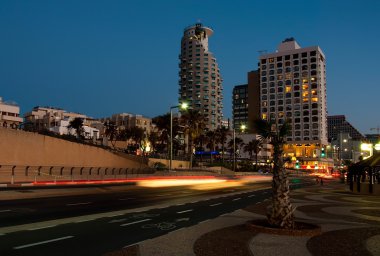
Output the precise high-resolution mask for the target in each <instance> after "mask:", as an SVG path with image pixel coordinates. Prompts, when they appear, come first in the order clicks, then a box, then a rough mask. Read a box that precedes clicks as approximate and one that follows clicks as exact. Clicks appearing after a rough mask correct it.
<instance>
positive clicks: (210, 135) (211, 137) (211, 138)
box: [206, 131, 218, 163]
mask: <svg viewBox="0 0 380 256" xmlns="http://www.w3.org/2000/svg"><path fill="white" fill-rule="evenodd" d="M206 138H207V144H206V147H207V148H208V149H210V161H211V163H212V160H213V157H212V152H213V151H215V145H216V143H217V140H218V133H217V132H216V131H207V133H206Z"/></svg>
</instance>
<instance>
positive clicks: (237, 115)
mask: <svg viewBox="0 0 380 256" xmlns="http://www.w3.org/2000/svg"><path fill="white" fill-rule="evenodd" d="M232 121H233V128H235V129H238V128H239V127H241V125H247V123H248V84H243V85H236V86H235V87H234V88H233V91H232Z"/></svg>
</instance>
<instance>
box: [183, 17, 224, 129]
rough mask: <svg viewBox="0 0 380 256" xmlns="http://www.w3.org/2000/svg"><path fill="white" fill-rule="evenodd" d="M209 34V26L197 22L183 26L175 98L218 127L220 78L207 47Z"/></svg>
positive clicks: (219, 120)
mask: <svg viewBox="0 0 380 256" xmlns="http://www.w3.org/2000/svg"><path fill="white" fill-rule="evenodd" d="M212 34H213V30H212V29H211V28H208V27H204V26H203V25H202V24H200V23H197V24H195V25H194V26H190V27H187V28H185V30H184V33H183V37H182V40H181V54H180V55H179V59H180V64H179V67H180V71H179V76H180V79H179V100H180V102H183V101H186V102H188V103H189V106H190V107H191V108H192V109H195V110H199V111H200V113H202V114H203V115H204V117H205V122H206V124H207V128H208V129H210V130H214V129H216V128H218V127H220V126H221V122H222V119H223V112H222V109H223V103H222V100H223V95H222V90H223V88H222V78H221V77H220V71H219V67H218V63H217V62H216V59H215V57H214V55H213V54H212V53H211V52H210V51H209V47H208V37H209V36H211V35H212Z"/></svg>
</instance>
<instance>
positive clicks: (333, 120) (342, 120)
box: [327, 115, 365, 141]
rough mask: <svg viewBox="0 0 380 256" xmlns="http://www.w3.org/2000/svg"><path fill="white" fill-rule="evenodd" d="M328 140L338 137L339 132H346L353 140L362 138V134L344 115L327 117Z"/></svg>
mask: <svg viewBox="0 0 380 256" xmlns="http://www.w3.org/2000/svg"><path fill="white" fill-rule="evenodd" d="M327 130H328V140H329V141H333V140H337V139H338V135H339V134H340V133H348V134H349V135H350V138H352V139H353V140H364V138H365V137H364V136H363V135H362V134H361V133H360V132H359V131H358V130H357V129H356V128H355V127H354V126H353V125H352V124H350V123H349V122H348V121H347V120H346V116H344V115H335V116H328V117H327Z"/></svg>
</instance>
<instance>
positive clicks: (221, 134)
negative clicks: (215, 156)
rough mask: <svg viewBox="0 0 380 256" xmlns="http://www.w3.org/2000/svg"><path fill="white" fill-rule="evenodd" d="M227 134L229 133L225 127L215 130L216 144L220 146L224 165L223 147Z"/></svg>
mask: <svg viewBox="0 0 380 256" xmlns="http://www.w3.org/2000/svg"><path fill="white" fill-rule="evenodd" d="M229 132H230V131H229V130H228V128H226V127H220V128H218V129H216V133H217V142H218V143H219V144H221V145H222V163H224V146H225V144H226V142H227V136H228V134H229Z"/></svg>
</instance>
